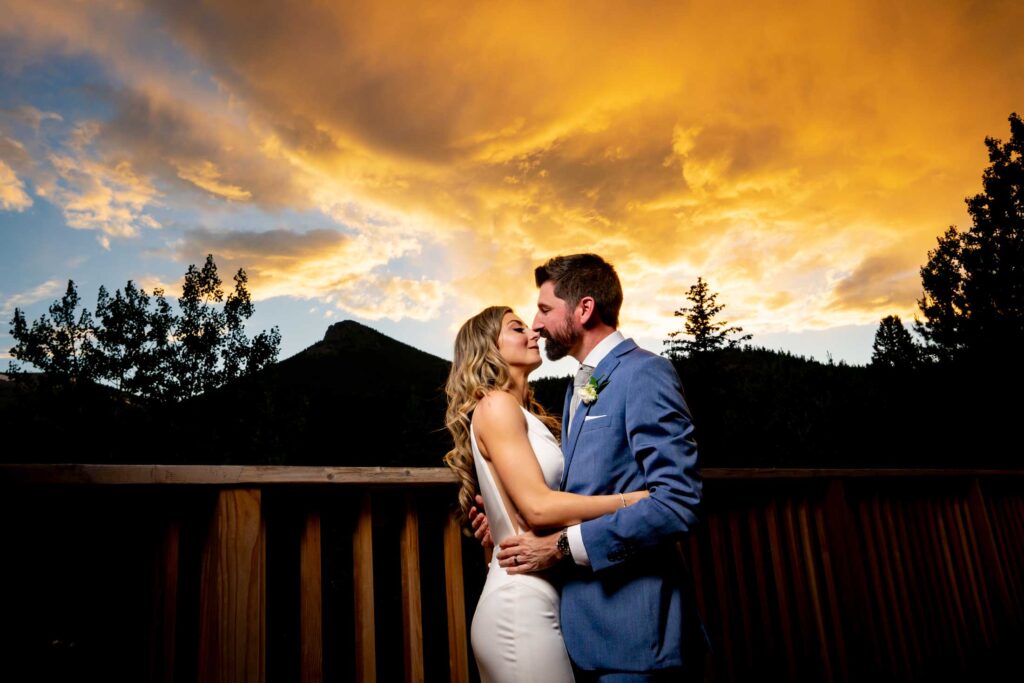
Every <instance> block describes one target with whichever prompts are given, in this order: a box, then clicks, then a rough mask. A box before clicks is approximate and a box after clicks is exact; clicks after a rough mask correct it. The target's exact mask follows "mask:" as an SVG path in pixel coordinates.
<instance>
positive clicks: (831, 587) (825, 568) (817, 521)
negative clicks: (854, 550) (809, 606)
mask: <svg viewBox="0 0 1024 683" xmlns="http://www.w3.org/2000/svg"><path fill="white" fill-rule="evenodd" d="M827 504H828V503H827V502H826V503H825V505H827ZM823 508H824V505H816V506H815V507H814V528H815V531H816V532H817V538H818V549H819V552H820V554H821V571H822V583H824V585H825V597H826V598H828V612H829V616H830V617H831V625H832V639H833V643H834V645H835V649H836V660H837V661H836V666H835V671H834V672H833V673H834V675H837V676H838V678H839V680H841V681H845V680H847V679H849V674H850V672H849V670H848V668H847V665H846V634H845V632H844V629H843V616H842V614H843V613H842V610H841V608H840V606H839V596H838V594H837V592H836V579H835V570H834V569H833V568H832V564H833V562H834V561H835V559H834V557H833V554H832V550H831V541H830V539H829V538H828V534H827V533H826V531H825V511H824V509H823Z"/></svg>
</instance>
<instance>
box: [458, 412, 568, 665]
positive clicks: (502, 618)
mask: <svg viewBox="0 0 1024 683" xmlns="http://www.w3.org/2000/svg"><path fill="white" fill-rule="evenodd" d="M523 412H524V413H525V414H526V424H527V429H528V431H527V434H528V437H529V440H530V445H531V446H532V447H533V452H534V455H536V457H537V462H539V463H540V468H541V470H542V471H543V473H544V481H545V482H546V483H547V485H548V486H549V487H550V488H552V489H556V488H558V484H559V482H560V481H561V479H562V467H563V465H564V461H563V459H562V450H561V449H560V448H559V447H558V442H557V441H556V440H555V437H553V436H552V435H551V432H549V431H548V428H547V427H546V426H545V425H544V423H543V422H541V420H540V418H538V417H537V416H536V415H534V414H533V413H531V412H529V411H528V410H526V409H525V408H524V409H523ZM469 433H470V441H471V443H472V446H473V461H474V463H475V464H476V472H477V479H478V480H479V484H480V494H481V495H482V496H483V499H484V510H485V511H486V513H487V518H488V522H489V523H490V525H491V538H492V539H494V542H495V543H496V544H497V543H500V542H501V541H502V540H503V539H505V538H507V537H508V536H512V535H515V534H516V533H517V529H516V526H515V525H514V524H513V523H512V518H511V516H510V515H509V512H508V510H507V509H506V508H505V505H504V502H503V501H502V498H501V494H500V492H499V489H498V485H497V484H496V482H495V472H494V470H493V469H492V468H491V466H490V463H489V462H487V460H486V459H484V457H483V455H481V454H480V449H479V448H478V447H477V444H476V434H475V433H474V432H473V426H472V424H471V425H470V430H469ZM506 493H507V492H506ZM558 602H559V598H558V590H557V589H556V588H555V587H554V586H553V585H552V584H551V582H549V581H548V580H547V579H545V578H543V577H541V576H538V575H535V574H513V575H510V574H508V572H506V571H505V569H504V567H501V566H499V565H498V549H497V548H495V551H494V554H493V556H492V557H491V564H490V567H488V570H487V581H486V582H485V583H484V588H483V591H481V593H480V601H479V602H478V603H477V606H476V612H475V613H474V614H473V625H472V628H471V630H470V642H471V643H472V645H473V653H474V655H475V656H476V663H477V668H478V669H479V670H480V680H481V681H482V683H526V682H528V681H550V682H551V683H565V682H570V681H573V675H572V665H571V664H570V663H569V655H568V654H567V653H566V651H565V643H564V642H563V641H562V628H561V625H560V623H559V616H558Z"/></svg>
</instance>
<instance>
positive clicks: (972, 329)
mask: <svg viewBox="0 0 1024 683" xmlns="http://www.w3.org/2000/svg"><path fill="white" fill-rule="evenodd" d="M1009 121H1010V140H1009V141H1007V142H1006V143H1003V142H1001V141H1000V140H998V139H995V138H990V137H987V138H985V145H986V146H987V147H988V156H989V166H988V167H987V168H986V169H985V171H984V174H983V176H982V189H983V191H982V192H981V193H979V194H977V195H975V196H974V197H970V198H968V199H966V200H965V201H966V203H967V211H968V213H969V214H970V216H971V219H972V223H973V224H972V226H971V227H970V228H969V229H968V230H967V231H966V232H958V231H957V229H956V228H955V227H950V228H949V230H947V232H946V233H945V235H943V236H942V237H940V238H939V240H938V247H937V248H936V249H934V250H932V251H929V252H928V263H927V264H926V265H925V266H924V267H922V268H921V284H922V286H923V288H924V294H923V296H922V298H921V299H920V300H919V301H918V305H919V307H920V309H921V312H922V314H923V315H924V320H923V321H918V322H917V323H916V326H917V329H918V331H919V332H920V333H921V335H922V336H923V337H924V338H925V339H926V340H927V341H928V343H929V345H928V350H929V352H930V353H931V354H932V355H934V356H936V357H937V358H940V359H951V358H959V357H965V356H970V357H974V358H985V359H1000V358H1002V359H1010V358H1013V357H1015V356H1016V355H1017V353H1018V352H1019V349H1020V348H1021V347H1022V346H1024V121H1022V120H1021V118H1020V116H1018V115H1017V114H1016V113H1014V114H1011V115H1010V118H1009Z"/></svg>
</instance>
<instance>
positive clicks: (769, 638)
mask: <svg viewBox="0 0 1024 683" xmlns="http://www.w3.org/2000/svg"><path fill="white" fill-rule="evenodd" d="M763 512H764V511H763V509H760V508H756V507H751V508H750V510H748V511H747V526H748V527H749V529H750V554H751V557H752V558H753V563H754V566H753V571H754V578H755V579H756V582H757V597H758V605H759V607H760V609H761V630H760V637H761V638H762V640H763V642H764V650H765V652H766V653H773V652H774V650H775V629H774V628H772V619H771V607H770V606H769V595H768V571H767V570H768V567H767V565H766V562H765V554H764V545H763V544H762V542H761V529H760V524H759V523H758V522H759V518H760V516H761V515H762V514H763Z"/></svg>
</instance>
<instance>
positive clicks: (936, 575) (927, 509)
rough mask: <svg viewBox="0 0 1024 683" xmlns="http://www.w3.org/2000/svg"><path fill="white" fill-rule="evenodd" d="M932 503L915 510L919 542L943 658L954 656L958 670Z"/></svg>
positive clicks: (954, 623)
mask: <svg viewBox="0 0 1024 683" xmlns="http://www.w3.org/2000/svg"><path fill="white" fill-rule="evenodd" d="M931 507H932V501H931V499H930V498H928V499H923V500H922V501H921V504H920V505H919V506H918V508H917V513H918V517H919V522H918V529H919V530H920V531H921V536H920V537H921V539H922V541H923V543H924V545H925V547H926V550H927V558H928V566H929V569H930V576H931V577H932V581H933V584H934V586H935V590H934V593H933V595H934V596H935V597H936V603H935V604H936V605H937V606H938V608H939V612H941V618H939V619H936V620H935V622H936V624H937V625H941V626H942V632H943V638H944V645H945V647H946V651H947V654H948V653H949V651H950V650H951V651H952V653H953V654H955V655H956V657H957V661H958V663H959V665H960V666H962V665H963V656H964V644H963V639H962V637H961V632H960V629H959V628H958V623H959V622H958V620H957V615H956V610H955V608H954V605H953V603H952V600H951V599H950V596H951V594H952V589H951V588H950V586H949V581H948V578H947V576H946V562H945V553H944V552H943V550H942V544H941V542H940V539H939V534H938V529H937V527H936V524H935V521H934V518H933V516H932V510H931Z"/></svg>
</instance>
